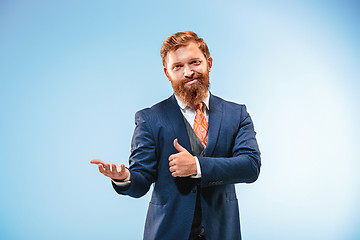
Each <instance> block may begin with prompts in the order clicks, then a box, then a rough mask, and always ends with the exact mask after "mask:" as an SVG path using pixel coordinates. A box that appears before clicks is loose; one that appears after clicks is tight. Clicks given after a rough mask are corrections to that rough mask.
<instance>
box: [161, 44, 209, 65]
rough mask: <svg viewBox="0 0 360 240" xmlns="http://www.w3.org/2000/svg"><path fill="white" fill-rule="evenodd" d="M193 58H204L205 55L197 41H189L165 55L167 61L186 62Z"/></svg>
mask: <svg viewBox="0 0 360 240" xmlns="http://www.w3.org/2000/svg"><path fill="white" fill-rule="evenodd" d="M193 58H205V56H204V54H203V53H202V51H201V50H200V48H199V45H198V44H197V43H194V42H190V43H189V44H188V45H186V46H183V47H179V48H178V49H176V50H172V51H170V52H169V53H168V55H167V63H168V64H172V63H176V62H186V61H188V60H190V59H193Z"/></svg>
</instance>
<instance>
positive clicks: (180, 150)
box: [174, 138, 187, 152]
mask: <svg viewBox="0 0 360 240" xmlns="http://www.w3.org/2000/svg"><path fill="white" fill-rule="evenodd" d="M174 147H175V149H176V150H178V151H179V152H184V151H187V150H186V149H185V148H183V147H182V146H181V145H180V144H179V142H178V140H177V138H175V140H174Z"/></svg>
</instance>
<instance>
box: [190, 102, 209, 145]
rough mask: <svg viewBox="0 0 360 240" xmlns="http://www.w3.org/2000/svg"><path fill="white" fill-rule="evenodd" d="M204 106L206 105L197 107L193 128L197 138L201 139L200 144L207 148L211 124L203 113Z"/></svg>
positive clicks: (201, 104)
mask: <svg viewBox="0 0 360 240" xmlns="http://www.w3.org/2000/svg"><path fill="white" fill-rule="evenodd" d="M203 105H204V103H200V104H198V105H196V106H195V110H196V116H195V120H194V126H193V128H194V132H195V133H196V136H198V138H199V139H200V142H201V143H202V144H203V145H204V147H206V143H207V134H208V128H209V124H208V122H207V121H206V117H205V115H204V114H203V112H202V107H203Z"/></svg>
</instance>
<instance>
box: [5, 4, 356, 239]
mask: <svg viewBox="0 0 360 240" xmlns="http://www.w3.org/2000/svg"><path fill="white" fill-rule="evenodd" d="M359 10H360V3H359V1H349V0H341V1H340V0H339V1H310V0H305V1H300V0H299V1H259V0H255V1H230V0H227V1H187V0H184V1H85V0H78V1H72V0H62V1H40V0H32V1H25V0H18V1H7V0H2V1H1V2H0V110H1V113H0V116H1V118H0V132H1V134H0V159H1V167H0V191H1V198H0V239H141V237H142V231H143V225H144V220H145V215H146V209H147V204H148V201H149V197H150V194H147V195H146V196H145V197H143V198H140V199H131V198H129V197H124V196H119V195H117V194H116V193H115V192H114V191H113V189H112V187H111V184H110V180H108V179H106V178H105V177H103V176H102V175H101V174H99V173H98V169H97V167H96V166H94V165H90V164H89V161H90V159H92V158H100V159H102V160H104V161H109V162H116V163H122V162H123V163H126V164H127V158H128V156H129V152H130V140H131V136H132V132H133V128H134V114H135V112H136V111H137V110H140V109H142V108H144V107H148V106H151V105H152V104H154V103H156V102H158V101H160V100H162V99H164V98H167V97H168V96H169V95H171V94H172V89H171V86H170V84H169V82H168V81H167V79H166V77H165V75H164V74H163V70H162V64H161V58H160V54H159V52H160V47H161V44H162V41H163V40H164V39H165V38H166V37H167V36H169V35H170V34H172V33H175V32H177V31H184V30H192V31H195V32H196V33H198V34H199V35H200V36H201V37H203V38H204V39H205V40H206V42H207V43H208V46H209V48H210V52H211V55H212V56H213V58H214V63H213V71H212V72H211V74H210V81H211V91H212V93H214V94H216V95H219V96H221V97H223V98H225V99H227V100H231V101H235V102H238V103H246V105H247V107H248V110H249V112H250V114H251V116H252V118H253V120H254V123H255V128H256V131H257V132H258V135H257V136H258V141H259V145H260V148H261V151H262V161H263V166H262V172H261V174H260V178H259V179H258V181H257V182H256V183H254V184H251V185H246V184H238V185H237V193H238V199H239V203H240V214H241V223H242V226H241V227H242V233H243V238H244V239H245V240H258V239H259V240H260V239H276V240H288V239H292V240H296V239H328V240H335V239H336V240H350V239H351V240H352V239H360V230H359V229H360V207H359V201H360V184H359V183H360V176H359V170H360V163H359V142H360V141H359V140H360V139H359V138H360V134H359V133H360V127H359V122H360V115H359V105H358V104H359V100H360V97H359V90H360V81H359V80H360V79H359V76H360V44H359V42H360V27H359V24H360V14H359Z"/></svg>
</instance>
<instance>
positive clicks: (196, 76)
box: [182, 73, 204, 83]
mask: <svg viewBox="0 0 360 240" xmlns="http://www.w3.org/2000/svg"><path fill="white" fill-rule="evenodd" d="M203 77H204V76H203V74H201V73H194V74H193V75H192V76H191V77H185V78H184V79H183V80H182V82H183V83H186V82H189V81H191V80H194V79H196V78H197V79H199V80H202V79H203Z"/></svg>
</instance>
